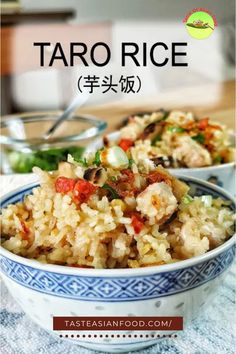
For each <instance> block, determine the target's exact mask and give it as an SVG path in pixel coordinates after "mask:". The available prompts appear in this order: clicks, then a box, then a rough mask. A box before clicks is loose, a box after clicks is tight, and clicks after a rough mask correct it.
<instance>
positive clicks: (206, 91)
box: [80, 80, 235, 131]
mask: <svg viewBox="0 0 236 354" xmlns="http://www.w3.org/2000/svg"><path fill="white" fill-rule="evenodd" d="M130 97H132V96H131V95H130ZM133 97H134V98H133V99H130V100H129V101H125V102H124V101H122V102H121V101H120V102H113V103H108V104H105V105H100V106H93V107H85V108H84V109H80V113H87V114H94V115H96V116H98V117H100V118H102V119H103V120H106V121H107V122H108V124H109V126H108V131H112V130H114V129H116V128H117V127H119V124H120V122H121V121H122V118H124V117H126V116H127V115H130V114H133V113H135V112H145V111H150V112H151V111H155V110H157V109H160V108H164V109H167V110H169V109H180V110H190V111H193V112H194V113H195V114H196V115H197V116H199V117H206V116H209V117H211V118H212V119H213V120H218V121H221V122H223V123H224V124H226V125H227V126H228V127H229V128H231V129H234V128H235V126H234V124H235V123H234V117H235V80H231V81H225V82H223V83H209V84H207V85H200V86H195V87H187V88H180V89H178V90H176V89H175V90H173V91H165V92H162V93H157V94H155V95H152V96H149V97H141V98H140V97H139V98H136V99H135V95H134V96H133Z"/></svg>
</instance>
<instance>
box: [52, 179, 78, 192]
mask: <svg viewBox="0 0 236 354" xmlns="http://www.w3.org/2000/svg"><path fill="white" fill-rule="evenodd" d="M75 183H76V180H75V179H73V178H67V177H58V178H57V179H56V182H55V188H56V192H58V193H68V192H71V191H73V189H74V186H75Z"/></svg>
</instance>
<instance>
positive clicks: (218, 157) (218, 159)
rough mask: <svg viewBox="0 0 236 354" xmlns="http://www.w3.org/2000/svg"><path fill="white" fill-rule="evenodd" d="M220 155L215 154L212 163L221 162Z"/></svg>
mask: <svg viewBox="0 0 236 354" xmlns="http://www.w3.org/2000/svg"><path fill="white" fill-rule="evenodd" d="M222 160H223V159H222V157H221V156H220V155H218V156H216V157H215V158H214V160H213V162H214V163H221V162H222Z"/></svg>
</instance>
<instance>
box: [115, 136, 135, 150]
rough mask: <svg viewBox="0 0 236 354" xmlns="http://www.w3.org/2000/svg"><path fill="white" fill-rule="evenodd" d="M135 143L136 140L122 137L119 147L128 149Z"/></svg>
mask: <svg viewBox="0 0 236 354" xmlns="http://www.w3.org/2000/svg"><path fill="white" fill-rule="evenodd" d="M133 145H134V142H133V141H132V140H130V139H121V141H120V142H119V147H121V149H123V150H124V151H127V150H128V149H129V148H130V147H131V146H133Z"/></svg>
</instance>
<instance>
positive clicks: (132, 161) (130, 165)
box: [128, 159, 134, 168]
mask: <svg viewBox="0 0 236 354" xmlns="http://www.w3.org/2000/svg"><path fill="white" fill-rule="evenodd" d="M133 163H134V160H133V159H129V166H128V168H131V167H132V165H133Z"/></svg>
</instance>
